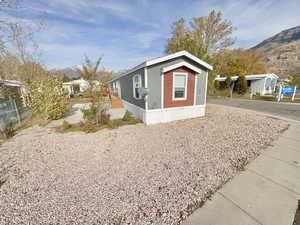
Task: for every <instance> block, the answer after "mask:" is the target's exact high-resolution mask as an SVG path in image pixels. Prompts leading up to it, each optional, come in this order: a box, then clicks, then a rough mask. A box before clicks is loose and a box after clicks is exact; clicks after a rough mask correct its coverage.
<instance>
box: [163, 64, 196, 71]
mask: <svg viewBox="0 0 300 225" xmlns="http://www.w3.org/2000/svg"><path fill="white" fill-rule="evenodd" d="M182 66H185V67H187V68H189V69H191V70H193V71H195V72H197V73H202V70H201V69H199V68H197V67H195V66H193V65H192V64H190V63H188V62H180V63H176V64H174V65H171V66H168V67H164V68H163V70H162V71H163V73H166V72H169V71H171V70H175V69H177V68H179V67H182Z"/></svg>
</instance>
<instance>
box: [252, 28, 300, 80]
mask: <svg viewBox="0 0 300 225" xmlns="http://www.w3.org/2000/svg"><path fill="white" fill-rule="evenodd" d="M252 49H256V50H259V51H261V52H263V53H264V54H265V56H266V59H265V62H266V67H267V71H268V72H269V73H275V74H277V75H279V76H280V77H281V78H286V77H288V76H289V75H290V74H292V73H294V72H297V71H300V26H297V27H293V28H290V29H287V30H284V31H282V32H280V33H278V34H276V35H274V36H272V37H270V38H268V39H266V40H264V41H263V42H261V43H259V44H258V45H256V46H254V47H253V48H252Z"/></svg>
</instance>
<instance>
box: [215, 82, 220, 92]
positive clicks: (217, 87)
mask: <svg viewBox="0 0 300 225" xmlns="http://www.w3.org/2000/svg"><path fill="white" fill-rule="evenodd" d="M214 86H215V89H216V90H219V89H220V81H218V80H215V83H214Z"/></svg>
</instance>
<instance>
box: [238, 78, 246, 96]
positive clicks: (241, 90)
mask: <svg viewBox="0 0 300 225" xmlns="http://www.w3.org/2000/svg"><path fill="white" fill-rule="evenodd" d="M247 89H248V85H247V80H246V78H245V76H243V75H241V76H239V77H238V79H237V82H236V91H237V93H238V94H240V95H244V94H246V92H247Z"/></svg>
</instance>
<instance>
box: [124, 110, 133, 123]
mask: <svg viewBox="0 0 300 225" xmlns="http://www.w3.org/2000/svg"><path fill="white" fill-rule="evenodd" d="M132 117H133V116H132V113H131V112H129V111H126V113H125V115H124V116H123V118H122V120H123V121H130V120H131V119H132Z"/></svg>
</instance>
